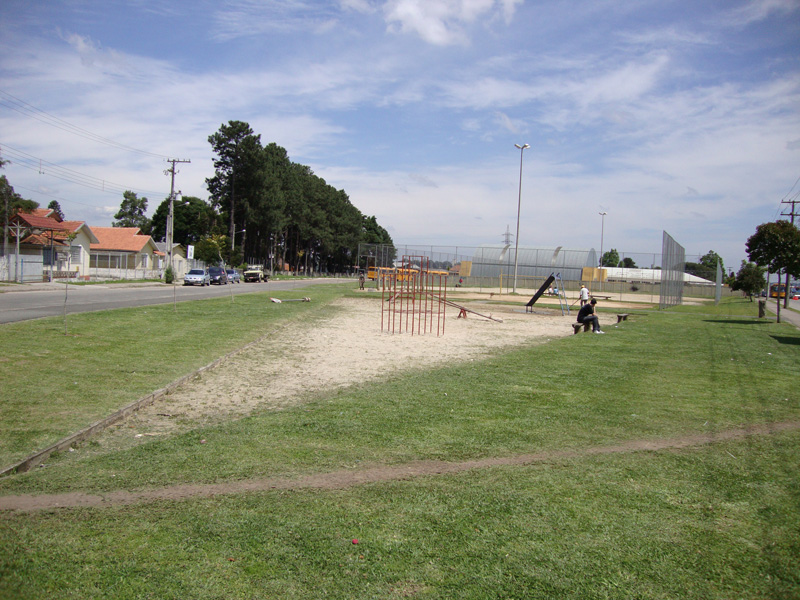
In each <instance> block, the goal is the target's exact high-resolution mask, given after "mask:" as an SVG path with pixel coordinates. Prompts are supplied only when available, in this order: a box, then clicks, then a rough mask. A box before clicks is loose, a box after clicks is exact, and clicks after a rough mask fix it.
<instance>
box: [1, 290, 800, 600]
mask: <svg viewBox="0 0 800 600" xmlns="http://www.w3.org/2000/svg"><path fill="white" fill-rule="evenodd" d="M296 293H297V295H298V296H303V295H305V294H304V293H303V292H302V291H298V292H296ZM319 293H320V292H318V291H317V289H316V288H315V294H319ZM330 293H331V296H333V295H336V294H339V293H343V290H342V289H339V290H331V292H330ZM240 298H241V297H237V298H236V302H235V305H234V306H236V307H237V309H236V310H239V309H238V305H239V304H240ZM258 298H259V297H258V296H254V297H253V299H252V302H253V308H252V309H251V310H252V311H253V313H252V314H253V315H263V314H264V309H267V310H269V305H265V304H264V302H263V297H261V300H260V304H259V300H258ZM315 302H316V298H315ZM196 304H198V305H203V304H205V303H196ZM241 304H242V308H241V310H246V308H245V306H246V303H245V301H242V302H241ZM281 306H282V307H286V308H290V309H291V310H293V311H297V312H295V313H293V315H289V316H287V315H286V313H284V312H281V313H277V312H276V311H273V312H272V313H270V314H272V315H273V316H274V315H278V318H280V319H285V318H310V317H312V316H313V315H318V314H319V313H320V312H321V311H320V307H319V306H316V309H317V310H315V311H313V312H307V313H303V312H302V311H303V310H304V309H306V308H307V306H308V305H307V304H305V303H291V304H284V305H281ZM227 309H233V306H231V305H230V304H224V303H220V301H212V302H211V303H210V304H209V306H207V307H201V306H193V305H179V306H178V313H179V314H180V313H181V311H184V312H183V320H184V322H185V323H186V324H187V326H190V325H192V324H196V322H195V319H200V320H201V321H202V320H203V319H202V315H204V314H206V313H205V312H204V311H212V312H213V311H218V312H217V313H216V314H220V313H221V312H223V311H225V310H227ZM151 310H152V309H147V311H148V313H149V312H150V311H151ZM194 311H199V312H198V313H197V314H195V312H194ZM259 311H260V312H259ZM171 312H172V307H169V308H165V309H163V313H160V315H159V317H158V318H159V319H162V320H159V321H158V322H159V323H169V322H170V313H171ZM287 312H288V311H287ZM322 312H324V310H323V311H322ZM756 312H757V305H755V304H751V303H749V302H748V301H747V300H740V299H729V300H726V301H725V302H723V304H721V305H720V306H719V307H714V306H713V304H707V305H704V306H702V307H681V308H678V309H673V310H670V311H665V312H656V311H650V312H647V313H645V312H641V313H639V314H634V316H632V317H631V318H630V319H629V321H627V322H625V323H623V324H621V325H620V326H619V327H617V328H614V327H611V328H609V329H608V332H609V333H608V334H607V335H605V336H592V335H586V334H582V335H578V336H569V337H566V338H562V339H559V340H556V341H553V342H551V343H549V344H546V345H538V346H531V347H526V348H518V349H515V350H511V351H508V352H505V353H502V354H499V355H495V356H491V357H489V358H487V359H486V360H484V361H481V362H473V363H470V368H469V369H464V368H463V366H462V365H453V366H451V367H448V368H442V369H436V370H431V371H420V372H417V373H413V374H411V375H403V376H396V377H394V378H392V379H390V380H389V381H386V382H383V383H382V384H381V385H380V386H376V385H374V384H369V383H368V384H365V385H361V386H353V387H351V388H346V389H341V390H332V391H331V392H330V393H328V394H323V395H316V396H314V397H309V398H306V399H305V401H304V402H303V403H302V404H300V405H298V406H296V407H295V408H291V409H287V410H284V411H279V412H265V413H257V414H254V415H252V416H250V417H247V418H242V419H238V420H234V421H230V422H227V423H224V424H219V425H216V426H212V427H204V428H198V429H196V430H194V431H191V432H188V433H182V434H179V435H175V436H173V437H172V438H170V439H157V440H156V439H154V440H152V441H148V442H146V443H143V444H142V445H140V446H138V447H135V448H128V449H125V450H121V451H117V450H114V449H112V448H104V447H103V446H102V445H98V444H92V443H89V444H87V445H86V446H85V447H83V448H79V449H78V450H77V451H76V452H73V453H64V454H62V455H61V456H59V457H55V458H53V459H51V460H48V462H47V466H46V467H45V468H42V469H36V470H34V471H31V472H29V473H24V474H19V475H14V476H11V477H6V478H3V479H2V480H0V495H9V494H19V493H55V492H68V491H76V490H80V491H85V492H90V493H105V492H109V491H113V490H126V489H127V490H144V489H148V488H158V487H162V486H168V485H172V484H178V483H192V484H203V483H219V482H226V481H229V482H233V481H242V480H248V479H252V478H262V477H271V478H284V479H286V480H288V481H289V482H291V480H293V479H295V478H299V477H302V476H304V475H309V474H314V473H326V472H332V471H343V470H344V471H348V472H356V473H357V472H359V470H363V469H364V468H365V467H376V466H379V465H401V464H404V463H407V462H410V461H417V460H439V461H445V462H459V461H465V460H470V459H480V458H492V457H511V456H515V455H518V454H529V453H541V454H542V457H541V459H540V460H538V461H535V462H533V463H531V464H528V465H524V466H494V467H486V468H480V469H473V470H468V471H465V472H461V473H458V474H449V475H429V476H424V477H417V478H411V479H409V480H393V481H382V482H373V483H368V482H367V483H364V484H361V485H356V486H351V487H345V488H343V489H306V488H300V487H298V488H295V489H293V488H292V487H291V484H290V483H289V485H288V487H283V488H280V489H272V490H269V489H268V490H265V491H258V492H249V493H241V494H234V495H222V496H217V497H214V498H211V499H207V498H195V499H189V500H184V501H180V502H174V501H155V502H150V503H138V504H132V505H129V506H116V505H115V506H108V507H105V508H93V509H89V508H73V509H58V510H47V511H40V512H32V513H19V514H16V513H0V597H11V598H50V597H58V598H148V597H153V598H319V597H328V598H475V599H483V598H576V599H578V598H654V599H655V598H659V599H661V598H703V599H706V598H720V599H722V598H796V597H800V576H799V575H798V573H800V558H799V557H800V541H798V540H800V480H798V478H797V465H798V464H800V430H798V429H789V430H787V431H784V432H782V433H771V434H761V435H753V436H750V437H746V438H744V439H739V440H728V441H722V440H720V441H717V442H714V443H710V444H706V445H697V446H690V447H688V448H683V449H680V450H677V449H672V450H661V451H620V452H614V453H605V454H598V453H595V452H594V451H593V449H595V448H598V447H606V446H611V445H624V444H625V443H626V442H632V441H635V440H653V441H657V440H661V439H664V438H667V439H669V438H680V437H682V436H687V435H694V434H698V433H708V434H712V436H713V435H714V434H717V433H721V432H724V431H726V430H729V429H734V428H743V427H744V428H746V427H749V426H754V425H762V424H766V425H769V424H770V423H780V422H789V421H794V422H796V421H800V392H799V391H798V385H797V372H798V368H799V367H800V332H798V331H797V330H796V329H794V328H792V327H791V326H790V325H787V324H776V323H774V321H768V320H763V321H758V320H757V319H754V318H752V316H753V315H754V314H755V313H756ZM109 314H110V313H109ZM117 314H119V313H117ZM73 318H77V316H76V317H71V319H73ZM84 318H85V319H86V321H85V324H82V326H83V327H85V328H86V329H85V330H81V329H80V328H78V329H76V331H86V332H87V333H84V334H83V335H85V336H87V337H88V336H89V333H88V332H89V331H94V332H95V333H92V334H91V335H93V336H96V335H98V333H96V332H97V331H98V330H100V329H102V327H99V328H98V329H94V326H93V325H92V323H93V322H94V321H93V319H98V320H101V321H102V320H103V319H109V317H108V315H104V314H102V313H100V314H95V315H87V316H86V317H84ZM131 318H141V315H138V314H137V313H136V311H130V312H129V313H126V320H127V319H131ZM154 318H155V317H154ZM532 318H535V317H534V316H532ZM111 320H113V319H111ZM71 323H73V321H71ZM277 326H278V321H270V322H268V323H265V324H264V325H263V329H261V330H259V331H254V330H253V329H252V327H245V328H242V329H241V330H240V331H239V332H238V333H236V332H234V333H232V334H231V336H230V337H229V338H227V339H223V340H221V341H220V343H219V344H216V345H215V348H214V349H213V350H214V351H213V352H209V354H208V355H207V356H204V357H201V358H197V359H194V358H193V361H194V360H196V362H197V363H198V364H203V363H204V362H209V360H210V359H211V358H213V355H214V353H215V352H216V353H217V354H219V353H221V352H223V351H224V349H225V348H233V347H235V346H236V345H237V339H236V338H235V336H236V335H238V336H239V338H238V340H239V341H238V343H239V344H240V345H241V343H244V341H249V340H250V339H255V338H256V337H258V336H259V335H261V334H262V333H266V332H267V331H269V328H270V327H277ZM15 327H16V328H18V329H16V331H15V333H16V334H17V335H23V334H25V332H26V331H27V330H26V328H32V331H31V335H33V336H34V337H37V338H48V337H49V339H50V340H51V341H52V340H54V339H55V338H56V337H57V331H58V330H59V327H60V324H59V321H58V320H54V321H50V323H49V329H48V325H47V324H46V323H44V322H36V323H29V324H21V325H17V326H15ZM72 327H73V325H72V324H71V326H70V328H71V329H72ZM39 328H43V329H39ZM162 328H163V327H154V328H153V329H152V331H151V335H152V336H154V337H155V338H156V340H157V341H156V344H155V345H160V344H163V343H167V340H166V339H164V338H167V339H169V340H171V339H173V336H172V335H170V336H167V334H165V333H164V332H163V331H161V329H162ZM190 329H191V328H190ZM2 331H3V329H2V328H0V332H2ZM48 331H50V333H49V334H48V333H47V332H48ZM61 332H62V335H61V337H64V336H63V327H62V328H61ZM78 335H80V334H78ZM186 335H188V334H186ZM181 337H182V336H181V334H175V339H176V340H177V341H176V342H174V343H176V344H180V341H181ZM222 337H223V338H226V336H222ZM9 339H10V338H9ZM46 342H47V339H45V340H42V341H41V343H42V347H45V346H46ZM194 343H198V342H196V341H195V342H194ZM40 351H41V350H40ZM141 352H146V351H145V349H144V348H143V349H142V350H141ZM160 356H161V357H162V358H163V355H160ZM13 360H18V359H13ZM28 360H29V361H30V362H29V364H30V365H35V364H36V363H37V361H36V360H34V355H28ZM117 360H119V361H120V362H121V364H120V366H119V368H120V369H121V371H122V372H123V373H128V374H130V372H131V371H133V370H135V369H134V368H133V367H132V366H131V364H130V363H125V361H124V357H122V356H119V357H118V358H117ZM9 362H10V361H8V360H7V361H6V362H3V363H0V366H2V368H3V371H2V372H3V377H5V376H6V372H7V371H8V372H12V371H14V370H15V369H14V367H13V365H9ZM80 364H82V363H81V362H80V361H78V362H76V363H73V365H72V366H73V369H76V368H78V367H79V365H80ZM192 364H193V363H192ZM189 367H191V364H189V363H188V362H185V361H184V362H181V361H177V359H176V363H175V364H173V365H172V367H171V369H172V370H171V371H169V370H167V369H165V368H163V367H162V368H161V369H160V370H159V373H158V376H159V377H161V378H162V379H163V380H164V381H167V380H169V379H170V377H172V378H174V377H175V375H176V373H179V372H180V370H181V369H185V368H189ZM42 368H43V367H42ZM126 369H127V370H126ZM23 371H25V370H24V369H23ZM42 372H44V371H42ZM85 375H86V377H87V378H89V379H90V380H94V379H98V378H99V376H98V375H93V371H92V367H91V366H87V367H86V369H85ZM33 377H34V379H35V375H34V376H33ZM22 379H25V377H22ZM133 381H137V380H136V378H133V377H131V382H133ZM131 382H129V383H131ZM0 384H2V382H0ZM30 385H33V383H31V384H30ZM161 385H163V383H162V384H161ZM120 387H126V386H123V385H121V384H120ZM142 387H143V388H146V386H142ZM141 393H142V392H135V393H133V396H136V395H137V394H138V395H141ZM72 403H74V404H77V405H81V404H82V401H81V395H80V394H73V395H72V396H71V399H70V400H69V401H67V402H65V404H64V410H63V411H61V412H60V413H59V414H61V418H59V417H58V416H55V415H54V416H52V417H47V418H46V419H45V420H47V421H49V422H50V427H51V428H56V425H57V422H58V421H60V420H61V419H65V420H69V419H71V421H70V423H69V424H64V425H63V426H62V429H61V430H62V431H66V430H68V429H69V427H73V426H75V424H76V423H78V422H80V419H79V418H75V417H74V416H73V415H71V412H72V411H71V410H68V409H69V407H70V405H71V404H72ZM75 408H76V409H77V408H78V407H77V406H76V407H75ZM100 408H101V407H98V408H97V409H95V410H97V411H100ZM106 408H107V407H106ZM3 410H4V411H5V409H3ZM42 412H43V413H46V412H47V411H46V409H44V410H43V411H42ZM89 412H91V411H89ZM17 418H18V415H15V414H14V413H10V412H3V413H2V414H0V427H2V431H3V433H4V434H5V432H6V431H7V429H9V428H15V429H18V430H20V431H21V432H22V431H24V430H25V428H26V427H31V426H32V423H35V422H36V421H35V420H33V421H29V423H28V425H27V426H19V427H15V423H16V419H17ZM85 418H86V417H84V419H85ZM20 436H22V433H20ZM3 438H5V435H3ZM27 439H28V441H29V443H33V442H32V440H33V438H32V437H31V438H27ZM201 439H203V440H206V443H204V444H201V443H200V440H201ZM567 451H569V452H567ZM353 539H357V540H358V544H354V543H353V542H352V540H353Z"/></svg>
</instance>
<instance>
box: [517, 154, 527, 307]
mask: <svg viewBox="0 0 800 600" xmlns="http://www.w3.org/2000/svg"><path fill="white" fill-rule="evenodd" d="M514 146H516V147H517V148H519V198H518V199H517V237H516V238H514V293H515V294H516V293H517V267H518V265H519V260H518V258H519V213H520V209H521V208H522V154H523V152H525V148H530V146H529V145H528V144H523V145H522V146H520V145H519V144H514Z"/></svg>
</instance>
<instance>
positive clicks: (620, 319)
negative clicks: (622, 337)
mask: <svg viewBox="0 0 800 600" xmlns="http://www.w3.org/2000/svg"><path fill="white" fill-rule="evenodd" d="M627 320H628V315H627V314H623V315H617V323H622V321H627Z"/></svg>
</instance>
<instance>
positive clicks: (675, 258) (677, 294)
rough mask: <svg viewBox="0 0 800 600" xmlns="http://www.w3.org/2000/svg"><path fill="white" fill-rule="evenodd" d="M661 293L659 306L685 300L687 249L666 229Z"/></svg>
mask: <svg viewBox="0 0 800 600" xmlns="http://www.w3.org/2000/svg"><path fill="white" fill-rule="evenodd" d="M661 257H662V258H661V294H660V296H659V308H661V309H662V310H663V309H665V308H669V307H670V306H676V305H679V304H680V303H681V302H682V300H683V285H684V283H683V273H684V269H685V266H686V250H685V249H684V247H683V246H681V245H680V244H679V243H678V242H676V241H675V240H674V239H672V236H671V235H670V234H668V233H667V232H666V231H665V232H664V236H663V238H662V245H661Z"/></svg>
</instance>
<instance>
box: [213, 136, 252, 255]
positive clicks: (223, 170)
mask: <svg viewBox="0 0 800 600" xmlns="http://www.w3.org/2000/svg"><path fill="white" fill-rule="evenodd" d="M208 143H209V144H211V147H212V149H213V150H214V154H216V155H217V158H215V159H214V171H215V175H214V177H211V178H210V179H206V186H207V187H208V191H209V192H210V194H211V201H212V206H214V208H218V209H219V210H220V212H221V213H224V214H225V215H226V216H227V218H228V222H229V227H228V235H229V237H230V240H231V244H233V243H234V242H235V239H236V232H237V231H239V230H242V229H245V230H246V226H245V223H246V220H247V216H248V212H249V211H250V207H251V203H252V202H253V200H254V199H255V198H256V197H257V196H258V195H259V193H260V191H261V190H262V189H263V184H264V181H263V172H262V171H263V164H264V152H263V148H262V147H261V136H260V135H256V134H255V133H253V130H252V129H251V127H250V125H248V124H247V123H245V122H243V121H228V124H227V125H224V124H223V125H221V126H220V128H219V131H218V132H217V133H215V134H213V135H210V136H208ZM231 250H233V246H231Z"/></svg>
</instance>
